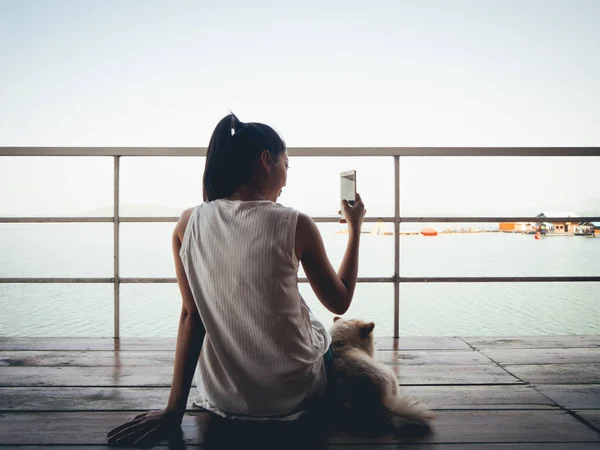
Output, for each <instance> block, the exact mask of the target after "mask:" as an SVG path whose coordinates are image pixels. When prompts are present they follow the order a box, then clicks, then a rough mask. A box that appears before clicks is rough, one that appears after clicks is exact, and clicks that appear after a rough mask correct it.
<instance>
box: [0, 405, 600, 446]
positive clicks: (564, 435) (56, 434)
mask: <svg viewBox="0 0 600 450" xmlns="http://www.w3.org/2000/svg"><path fill="white" fill-rule="evenodd" d="M133 415H134V414H133V413H122V412H94V413H92V412H90V413H86V414H81V413H62V412H58V413H56V412H54V413H16V412H13V413H3V414H2V417H0V435H1V436H3V438H2V439H3V443H4V444H9V445H17V444H22V445H32V444H38V445H45V444H54V445H59V444H62V445H85V444H95V445H102V444H105V443H106V433H107V431H108V430H110V429H112V428H113V427H115V426H117V425H120V424H121V423H123V422H125V421H127V420H130V419H131V418H132V417H133ZM304 426H305V425H303V424H302V423H299V424H298V423H296V424H287V425H286V424H256V423H249V422H247V421H223V420H217V419H215V418H214V416H209V414H207V413H194V414H186V416H185V417H184V420H183V424H182V430H183V440H184V442H185V443H186V444H203V445H207V446H208V445H209V444H213V445H214V444H217V443H220V444H223V446H227V445H226V444H233V443H237V444H238V445H242V444H243V445H244V446H246V447H249V448H263V447H264V445H262V444H263V443H264V442H261V441H264V439H281V441H280V444H281V448H286V447H288V446H289V444H291V443H294V442H296V440H304V441H305V443H307V442H306V439H311V438H315V442H312V444H317V441H321V440H324V441H325V442H329V443H335V444H356V445H358V444H384V443H389V444H396V443H428V444H433V443H444V444H449V443H457V444H458V443H462V442H469V443H502V442H513V443H524V442H535V443H541V442H554V443H559V442H571V441H575V442H593V443H597V444H600V437H599V435H598V433H596V432H595V431H594V430H592V429H590V428H589V427H588V426H586V425H584V424H582V423H581V422H580V421H578V420H577V419H576V418H574V417H573V416H571V415H569V414H567V413H565V412H563V411H486V413H485V414H482V413H481V412H479V411H442V412H440V415H439V417H438V419H437V420H436V422H435V424H434V432H433V433H431V434H428V435H426V436H422V435H420V436H419V435H414V434H412V435H408V434H405V433H396V434H392V433H389V434H383V435H362V436H361V435H357V434H356V433H353V434H348V433H347V432H343V431H339V430H333V429H331V430H328V429H325V430H324V431H325V433H324V437H323V438H321V437H319V436H318V433H315V434H312V433H314V429H313V430H312V431H309V430H307V429H306V428H303V427H304ZM267 431H268V432H267ZM232 439H233V440H232ZM313 446H316V445H313ZM307 448H308V447H307Z"/></svg>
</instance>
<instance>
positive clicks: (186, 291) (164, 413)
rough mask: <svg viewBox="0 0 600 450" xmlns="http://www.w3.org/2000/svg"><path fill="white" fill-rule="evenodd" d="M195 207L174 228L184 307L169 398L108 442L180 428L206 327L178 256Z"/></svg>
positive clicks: (147, 441)
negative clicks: (164, 404) (163, 407)
mask: <svg viewBox="0 0 600 450" xmlns="http://www.w3.org/2000/svg"><path fill="white" fill-rule="evenodd" d="M191 212H192V209H188V210H186V211H184V212H183V214H182V215H181V217H180V218H179V221H178V222H177V225H176V226H175V230H174V232H173V239H172V243H173V256H174V259H175V272H176V274H177V283H178V285H179V291H180V292H181V298H182V307H181V315H180V316H179V328H178V331H177V344H176V349H175V364H174V368H173V379H172V382H171V391H170V394H169V400H168V403H167V406H166V408H165V409H162V410H158V411H148V412H146V413H144V414H140V415H138V416H136V417H135V418H134V419H133V420H132V421H130V422H127V423H124V424H123V425H121V426H119V427H117V428H115V429H113V430H111V431H110V432H109V433H108V443H109V444H118V445H128V444H133V445H151V444H152V443H153V442H157V441H159V440H162V439H164V438H165V437H167V436H168V435H170V434H172V433H173V432H177V431H179V429H180V425H181V421H182V419H183V415H184V413H185V410H186V406H187V401H188V396H189V392H190V388H191V385H192V380H193V378H194V370H195V368H196V364H197V363H198V358H199V356H200V350H201V348H202V343H203V341H204V335H205V329H204V325H203V324H202V320H201V319H200V315H199V314H198V309H197V308H196V303H195V302H194V297H193V295H192V292H191V290H190V286H189V283H188V280H187V276H186V274H185V270H184V268H183V263H182V262H181V257H180V256H179V251H180V249H181V244H182V242H183V236H184V233H185V228H186V226H187V223H188V221H189V218H190V215H191Z"/></svg>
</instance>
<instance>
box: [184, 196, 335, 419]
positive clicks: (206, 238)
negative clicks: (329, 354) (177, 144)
mask: <svg viewBox="0 0 600 450" xmlns="http://www.w3.org/2000/svg"><path fill="white" fill-rule="evenodd" d="M297 220H298V212H297V211H296V210H294V209H291V208H286V207H283V206H281V205H279V204H277V203H273V202H271V201H268V200H265V201H232V200H225V199H222V200H215V201H212V202H208V203H204V204H202V205H199V206H198V207H196V208H195V209H194V210H193V212H192V214H191V216H190V219H189V222H188V224H187V227H186V231H185V235H184V239H183V242H182V247H181V251H180V256H181V259H182V262H183V265H184V267H185V272H186V275H187V278H188V282H189V285H190V288H191V291H192V293H193V295H194V299H195V302H196V305H197V308H198V311H199V313H200V316H201V318H202V322H203V324H204V327H205V328H206V337H205V340H204V344H203V347H202V351H201V354H200V360H199V365H198V368H199V370H198V372H197V377H196V381H197V384H198V387H199V390H200V393H201V395H202V396H203V397H204V400H205V401H204V402H199V401H196V403H197V404H199V405H200V406H203V407H206V408H207V409H211V410H213V411H215V412H218V413H221V414H225V415H228V414H232V415H248V416H263V417H264V416H277V415H287V414H289V413H291V412H294V411H296V410H298V408H299V407H300V406H301V404H302V403H303V401H304V400H305V399H306V398H307V397H309V396H311V395H314V394H320V393H322V391H323V390H324V389H325V387H326V375H325V370H324V366H323V361H322V356H323V354H324V353H325V351H326V350H327V348H328V346H329V336H328V334H327V332H326V331H325V330H323V329H322V325H320V324H319V323H318V322H316V323H315V322H312V321H311V316H310V313H309V310H308V308H307V306H306V304H305V303H304V301H303V300H302V299H301V297H300V294H299V292H298V285H297V271H298V260H297V258H296V254H295V250H294V245H295V232H296V223H297ZM319 328H320V329H319Z"/></svg>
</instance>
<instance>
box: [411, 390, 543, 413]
mask: <svg viewBox="0 0 600 450" xmlns="http://www.w3.org/2000/svg"><path fill="white" fill-rule="evenodd" d="M400 392H401V393H402V394H403V395H407V396H413V397H416V398H419V399H421V400H422V401H423V402H425V403H426V404H427V405H428V406H429V407H430V408H433V409H551V408H555V406H554V405H553V403H552V402H551V401H550V400H548V399H547V398H546V397H544V396H543V395H541V394H540V393H538V392H536V391H535V389H533V388H531V387H529V386H524V385H508V386H402V387H401V388H400Z"/></svg>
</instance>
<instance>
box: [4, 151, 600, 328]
mask: <svg viewBox="0 0 600 450" xmlns="http://www.w3.org/2000/svg"><path fill="white" fill-rule="evenodd" d="M206 151H207V149H206V147H0V156H5V157H20V156H30V157H32V156H33V157H38V156H46V157H112V158H113V159H114V180H113V215H112V216H109V217H89V216H88V217H0V223H112V224H113V230H114V233H113V276H112V277H2V278H0V284H1V283H111V284H113V285H114V337H115V338H118V337H119V336H120V325H119V324H120V312H119V311H120V302H119V296H120V295H119V292H120V290H119V286H120V285H121V284H130V283H176V279H175V278H170V277H164V278H161V277H159V278H157V277H122V276H120V270H119V224H121V223H153V222H156V223H160V222H167V223H168V222H176V221H177V220H178V217H172V216H171V217H167V216H165V217H163V216H154V217H123V216H121V215H120V214H119V187H120V158H121V157H161V156H162V157H167V156H169V157H172V156H175V157H203V156H206ZM288 154H289V155H290V156H294V157H298V156H300V157H392V158H393V160H394V186H395V192H394V215H393V216H382V217H367V218H366V219H365V222H367V223H376V222H385V223H393V224H394V236H395V238H394V274H393V276H391V277H359V279H358V281H359V282H360V283H393V285H394V336H395V337H398V334H399V308H400V284H401V283H510V282H520V283H522V282H529V283H537V282H560V283H562V282H600V276H521V277H513V276H499V277H401V276H400V245H399V243H400V241H399V239H400V225H401V224H402V223H493V222H532V223H542V222H577V223H582V222H600V217H598V216H584V217H570V216H569V217H537V216H516V217H507V216H499V217H488V216H454V217H452V216H418V217H409V216H401V215H400V160H401V158H403V157H573V156H578V157H594V156H596V157H597V156H600V147H291V148H289V149H288ZM313 219H314V220H315V222H319V223H335V222H338V221H339V219H338V218H337V217H313ZM307 281H308V280H307V279H306V278H300V279H299V282H301V283H306V282H307Z"/></svg>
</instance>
